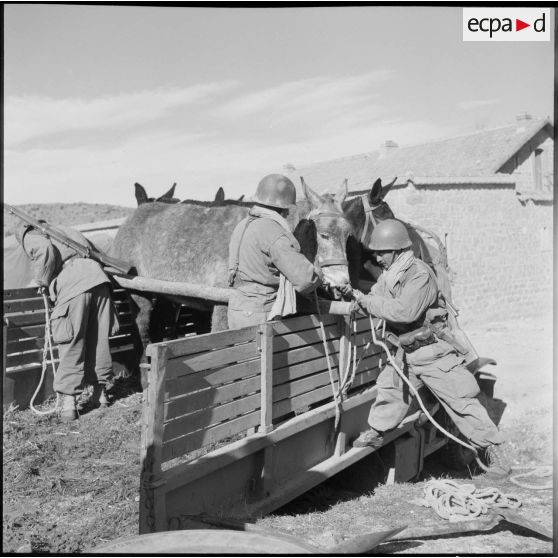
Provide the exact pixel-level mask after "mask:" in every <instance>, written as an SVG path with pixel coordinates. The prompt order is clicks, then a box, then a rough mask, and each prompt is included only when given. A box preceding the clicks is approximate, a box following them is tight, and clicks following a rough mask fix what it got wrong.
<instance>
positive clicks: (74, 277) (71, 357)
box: [15, 220, 117, 422]
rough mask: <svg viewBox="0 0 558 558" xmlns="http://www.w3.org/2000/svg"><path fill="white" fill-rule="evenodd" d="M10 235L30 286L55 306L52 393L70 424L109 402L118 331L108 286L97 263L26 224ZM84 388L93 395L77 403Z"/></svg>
mask: <svg viewBox="0 0 558 558" xmlns="http://www.w3.org/2000/svg"><path fill="white" fill-rule="evenodd" d="M39 222H41V220H39ZM56 228H57V229H58V230H60V232H62V233H63V234H64V235H65V236H67V237H68V238H70V239H71V240H73V241H75V242H78V243H79V244H82V245H84V246H87V245H88V240H87V239H86V238H85V237H84V236H83V235H82V234H81V233H80V232H79V231H77V230H75V229H73V228H71V227H67V226H64V225H59V226H57V227H56ZM15 236H16V239H17V241H18V243H19V244H20V245H21V247H22V248H23V251H24V252H25V254H26V256H27V257H28V258H29V260H30V261H31V267H32V270H33V278H34V281H35V282H36V283H37V284H38V285H39V287H40V289H41V290H42V291H43V292H45V293H46V292H47V291H49V292H50V299H51V301H52V302H54V308H53V309H52V313H51V315H50V327H51V333H52V338H53V341H54V342H55V343H56V344H58V345H59V353H60V362H59V364H58V370H57V372H56V376H55V378H54V383H53V388H54V390H55V391H56V392H57V393H58V394H59V395H60V401H61V411H60V418H61V420H62V422H70V421H73V420H75V419H77V418H78V411H81V412H84V411H85V409H86V408H88V407H93V406H95V407H98V406H106V405H107V403H108V401H107V397H106V393H105V390H106V389H107V388H109V387H110V386H112V383H113V376H114V374H113V367H112V357H111V353H110V347H109V335H111V333H112V334H114V333H115V332H116V326H117V319H116V315H115V312H114V310H113V308H112V305H111V301H110V281H109V279H108V277H107V276H106V274H105V273H104V271H103V268H102V267H101V265H100V264H99V263H98V262H96V261H95V260H93V259H91V258H83V257H81V256H80V255H79V254H77V253H76V252H75V250H73V249H72V248H70V247H68V246H66V245H65V244H63V243H62V242H59V241H58V240H55V239H53V238H49V237H47V236H44V235H43V234H42V233H41V232H39V231H38V230H36V229H35V228H34V227H32V226H30V225H27V224H26V223H22V224H21V225H20V226H19V227H18V228H17V229H16V232H15ZM111 329H112V331H111ZM85 383H88V384H91V385H93V387H94V389H93V394H92V395H91V397H90V398H89V399H83V400H79V396H81V395H82V394H83V391H84V387H85Z"/></svg>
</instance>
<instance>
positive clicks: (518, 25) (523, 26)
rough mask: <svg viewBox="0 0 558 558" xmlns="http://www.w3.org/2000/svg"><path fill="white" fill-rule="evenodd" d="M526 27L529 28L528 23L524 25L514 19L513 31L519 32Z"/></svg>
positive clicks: (522, 22)
mask: <svg viewBox="0 0 558 558" xmlns="http://www.w3.org/2000/svg"><path fill="white" fill-rule="evenodd" d="M526 27H531V24H530V23H525V22H524V21H521V20H520V19H517V18H515V30H516V31H521V30H522V29H525V28H526Z"/></svg>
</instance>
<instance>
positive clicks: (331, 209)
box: [111, 179, 352, 354]
mask: <svg viewBox="0 0 558 558" xmlns="http://www.w3.org/2000/svg"><path fill="white" fill-rule="evenodd" d="M302 189H303V192H304V199H303V200H301V201H300V202H299V204H297V207H296V210H295V211H293V212H292V214H291V215H290V217H289V221H290V223H291V224H292V225H295V224H296V226H295V228H294V235H295V237H296V238H297V239H298V240H299V243H300V244H301V250H302V252H303V253H304V254H305V255H306V256H307V257H308V258H309V259H310V261H312V262H315V263H316V265H319V266H320V267H322V269H323V274H324V282H325V284H326V286H327V287H328V288H329V290H330V291H331V292H333V293H336V288H337V287H339V286H341V285H342V284H344V283H346V282H347V281H348V280H349V273H348V264H347V256H346V245H347V239H348V238H349V236H350V235H351V233H352V226H351V224H350V222H349V221H348V220H347V219H346V218H345V216H344V215H343V210H342V206H343V202H344V200H345V197H346V196H347V182H346V181H344V182H343V183H342V184H341V186H340V188H339V189H338V191H337V192H335V193H334V194H325V195H321V196H320V195H318V194H316V193H315V192H314V191H313V190H312V189H311V188H309V187H308V186H307V185H306V183H305V182H304V180H303V179H302ZM146 197H147V196H146ZM252 205H253V204H252V203H248V202H244V201H240V200H226V199H223V200H222V201H220V202H219V203H215V200H214V201H213V202H207V201H198V200H186V201H184V202H181V203H167V202H165V201H152V202H150V203H142V204H141V205H139V206H138V208H137V209H136V210H135V212H134V213H133V214H132V215H131V216H130V217H128V219H127V220H126V221H125V222H124V223H123V224H122V226H121V227H120V229H119V230H118V233H117V235H116V237H115V239H114V242H113V244H112V249H111V253H112V254H113V255H114V256H118V257H124V256H125V258H126V260H127V261H129V262H130V263H131V264H132V266H133V272H134V273H136V274H137V275H141V276H146V277H151V278H155V279H163V280H166V281H175V282H189V283H197V284H202V285H206V286H220V287H225V286H226V281H227V267H228V245H229V239H230V237H231V234H232V231H233V229H234V228H235V227H236V225H237V224H238V223H239V222H240V221H241V220H242V219H243V218H244V217H246V215H247V214H248V211H249V208H250V207H251V206H252ZM130 298H131V310H132V313H133V315H134V318H135V322H136V325H137V333H138V338H137V339H136V340H135V343H134V345H135V348H136V351H137V354H143V351H144V349H145V347H146V346H147V344H148V343H150V342H156V341H160V340H161V339H162V335H163V328H162V326H161V323H160V319H159V320H158V319H156V318H157V317H158V318H163V317H164V316H165V315H170V314H172V312H171V311H170V310H169V308H168V300H169V297H168V296H167V297H166V299H167V300H166V302H165V300H164V299H163V297H158V296H156V295H151V294H148V293H140V292H131V293H130ZM173 301H174V302H177V300H176V299H174V300H173ZM187 305H188V306H189V307H193V308H194V309H195V311H196V319H195V324H196V326H195V327H196V333H207V332H208V331H219V330H223V329H226V328H227V327H228V324H227V321H226V306H225V305H222V304H215V303H214V302H212V301H205V300H199V299H196V300H195V301H194V300H191V301H189V302H188V304H187ZM152 318H153V319H152Z"/></svg>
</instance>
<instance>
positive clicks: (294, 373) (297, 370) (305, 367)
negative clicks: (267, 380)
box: [273, 354, 338, 386]
mask: <svg viewBox="0 0 558 558" xmlns="http://www.w3.org/2000/svg"><path fill="white" fill-rule="evenodd" d="M330 357H331V358H332V365H334V366H335V367H337V358H338V355H337V354H335V355H330ZM324 370H327V361H326V358H325V356H322V357H320V358H316V359H314V360H309V361H306V362H303V363H301V364H295V365H293V366H287V367H285V368H278V369H275V370H274V371H273V385H274V386H279V385H281V384H284V383H287V382H292V381H293V380H296V379H297V378H302V377H304V376H308V375H310V374H314V373H316V372H323V371H324Z"/></svg>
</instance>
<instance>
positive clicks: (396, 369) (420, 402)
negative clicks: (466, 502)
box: [370, 316, 488, 471]
mask: <svg viewBox="0 0 558 558" xmlns="http://www.w3.org/2000/svg"><path fill="white" fill-rule="evenodd" d="M370 329H371V330H372V342H373V343H374V345H378V346H379V347H381V348H382V349H384V351H385V352H386V356H387V358H388V360H389V362H390V363H391V365H392V366H393V368H394V369H395V371H396V372H397V374H399V376H400V378H401V379H402V380H403V381H404V382H405V383H406V384H407V386H408V387H409V389H410V390H411V392H412V394H413V395H414V396H415V397H416V399H417V401H418V402H419V405H420V407H421V409H422V410H423V412H424V414H425V415H426V417H427V418H428V420H429V421H430V422H431V423H432V424H433V425H434V426H435V427H436V428H437V429H438V430H439V431H440V432H441V433H442V434H444V435H445V436H447V437H448V438H449V439H450V440H453V441H454V442H456V443H458V444H459V445H461V446H463V447H464V448H467V449H470V450H471V451H472V452H473V453H474V454H475V460H476V462H477V463H478V465H479V467H480V468H481V469H483V470H484V471H488V467H487V466H486V465H485V464H484V463H483V462H482V461H481V460H480V457H479V453H478V451H477V449H476V448H475V447H474V446H472V445H470V444H467V443H466V442H464V441H463V440H460V439H459V438H456V437H455V436H454V435H453V434H450V433H449V432H448V431H447V430H446V429H445V428H443V427H442V426H440V425H439V424H438V423H437V422H436V420H435V419H434V417H433V416H432V415H431V414H430V413H429V412H428V409H427V408H426V407H425V406H424V403H423V402H422V399H421V397H420V395H419V394H418V391H417V390H416V389H415V386H413V384H412V383H411V382H410V381H409V380H408V379H407V377H406V376H405V374H404V373H403V371H402V370H401V368H399V366H398V365H397V363H396V362H395V359H394V358H393V357H392V355H391V352H390V351H389V349H388V347H387V345H386V344H385V343H384V342H383V341H381V340H379V339H377V337H376V330H375V328H374V321H373V320H372V316H370Z"/></svg>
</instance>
